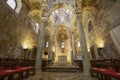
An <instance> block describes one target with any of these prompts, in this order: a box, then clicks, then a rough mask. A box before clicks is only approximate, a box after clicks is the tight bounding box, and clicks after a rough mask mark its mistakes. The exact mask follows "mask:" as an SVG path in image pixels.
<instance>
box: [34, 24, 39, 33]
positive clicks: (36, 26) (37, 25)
mask: <svg viewBox="0 0 120 80" xmlns="http://www.w3.org/2000/svg"><path fill="white" fill-rule="evenodd" d="M34 31H35V32H36V33H38V31H39V24H38V23H35V26H34Z"/></svg>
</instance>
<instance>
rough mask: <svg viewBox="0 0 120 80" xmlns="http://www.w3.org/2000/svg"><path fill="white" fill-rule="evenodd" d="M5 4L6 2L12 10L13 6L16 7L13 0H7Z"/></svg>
mask: <svg viewBox="0 0 120 80" xmlns="http://www.w3.org/2000/svg"><path fill="white" fill-rule="evenodd" d="M7 4H8V5H9V6H10V7H11V8H12V9H13V10H15V8H16V1H15V0H7Z"/></svg>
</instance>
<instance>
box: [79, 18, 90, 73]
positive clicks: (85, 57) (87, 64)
mask: <svg viewBox="0 0 120 80" xmlns="http://www.w3.org/2000/svg"><path fill="white" fill-rule="evenodd" d="M77 26H78V30H79V38H80V44H81V52H82V55H83V69H84V73H85V74H90V67H91V66H90V59H89V54H88V50H87V44H86V39H85V35H84V31H83V27H82V24H81V22H80V19H79V17H78V18H77Z"/></svg>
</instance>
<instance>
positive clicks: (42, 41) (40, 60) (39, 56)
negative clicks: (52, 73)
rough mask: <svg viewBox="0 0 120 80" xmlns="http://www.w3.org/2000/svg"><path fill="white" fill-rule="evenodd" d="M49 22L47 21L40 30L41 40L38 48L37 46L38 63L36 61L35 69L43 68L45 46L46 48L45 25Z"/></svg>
mask: <svg viewBox="0 0 120 80" xmlns="http://www.w3.org/2000/svg"><path fill="white" fill-rule="evenodd" d="M46 25H47V23H46V22H45V23H44V24H43V25H42V27H41V30H40V35H39V41H38V48H37V54H36V63H35V69H36V70H40V71H41V68H42V53H43V48H44V42H45V29H46V28H45V27H46Z"/></svg>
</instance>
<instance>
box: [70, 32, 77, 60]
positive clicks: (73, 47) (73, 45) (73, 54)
mask: <svg viewBox="0 0 120 80" xmlns="http://www.w3.org/2000/svg"><path fill="white" fill-rule="evenodd" d="M71 35H72V52H73V53H72V57H73V58H72V59H73V60H72V62H74V60H75V54H76V53H75V44H74V40H75V39H74V33H72V34H71Z"/></svg>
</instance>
